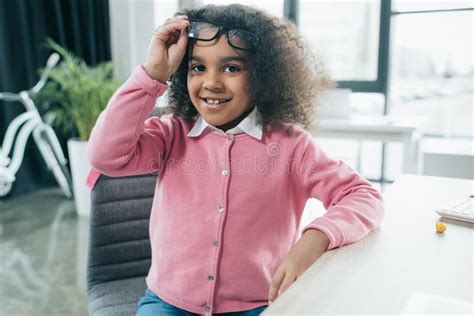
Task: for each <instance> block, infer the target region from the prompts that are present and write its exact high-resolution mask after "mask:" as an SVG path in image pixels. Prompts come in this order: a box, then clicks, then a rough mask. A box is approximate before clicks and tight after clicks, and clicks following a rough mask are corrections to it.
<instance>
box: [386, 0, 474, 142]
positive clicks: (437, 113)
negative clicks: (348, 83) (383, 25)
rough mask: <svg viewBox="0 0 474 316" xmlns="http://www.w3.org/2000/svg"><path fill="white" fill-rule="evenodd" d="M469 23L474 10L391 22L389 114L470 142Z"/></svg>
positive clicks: (473, 73)
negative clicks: (422, 120) (414, 118)
mask: <svg viewBox="0 0 474 316" xmlns="http://www.w3.org/2000/svg"><path fill="white" fill-rule="evenodd" d="M398 2H399V1H396V2H395V3H398ZM424 2H426V1H424ZM450 3H452V4H453V6H456V4H457V5H458V6H459V5H460V4H462V2H459V1H452V2H451V1H450ZM403 7H406V5H404V6H403ZM437 7H438V6H435V8H437ZM423 8H424V9H427V8H426V6H423ZM410 9H411V8H410ZM473 19H474V11H452V12H433V13H423V14H421V13H420V14H400V15H395V16H394V17H393V20H392V25H393V35H394V36H393V39H392V67H391V69H392V70H391V85H390V103H389V104H390V114H395V115H420V116H426V117H428V119H429V121H428V123H427V130H426V133H427V134H430V135H436V136H443V137H471V138H472V137H474V130H473V127H472V124H473V122H472V118H473V97H474V91H473V86H472V82H473V80H474V61H473V58H472V56H473V48H472V44H473V40H472V39H473V30H472V21H473Z"/></svg>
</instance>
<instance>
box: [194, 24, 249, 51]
mask: <svg viewBox="0 0 474 316" xmlns="http://www.w3.org/2000/svg"><path fill="white" fill-rule="evenodd" d="M189 22H190V25H189V33H188V37H189V38H194V39H196V40H200V41H212V40H213V39H215V38H216V37H217V35H218V34H219V33H220V32H226V35H227V42H228V43H229V45H230V46H232V47H234V48H237V49H241V50H246V51H251V52H255V51H257V46H258V36H257V35H256V34H254V33H252V32H248V31H245V30H242V29H227V28H225V27H223V26H218V25H215V24H213V23H210V22H206V21H202V20H190V21H189Z"/></svg>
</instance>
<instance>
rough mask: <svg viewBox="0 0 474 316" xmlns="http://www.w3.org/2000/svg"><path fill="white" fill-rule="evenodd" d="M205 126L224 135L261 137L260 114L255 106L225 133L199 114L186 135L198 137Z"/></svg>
mask: <svg viewBox="0 0 474 316" xmlns="http://www.w3.org/2000/svg"><path fill="white" fill-rule="evenodd" d="M206 128H207V129H210V130H212V131H216V132H219V133H222V134H224V135H225V134H241V133H246V134H248V135H249V136H252V137H254V138H256V139H258V140H260V139H262V124H261V116H260V113H259V112H258V111H257V107H254V108H253V110H252V111H251V112H250V113H249V114H248V115H247V116H246V117H245V118H244V119H243V120H242V121H241V122H240V123H239V125H237V126H236V127H234V128H231V129H229V130H227V131H226V132H225V133H224V131H222V130H220V129H218V128H217V127H215V126H212V125H211V124H209V123H208V122H206V120H205V119H204V118H203V117H202V116H199V117H198V119H197V120H196V122H195V123H194V125H193V127H192V128H191V130H190V131H189V132H188V134H187V135H188V136H189V137H198V136H199V135H201V134H202V132H203V131H204V130H205V129H206Z"/></svg>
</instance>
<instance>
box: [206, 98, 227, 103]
mask: <svg viewBox="0 0 474 316" xmlns="http://www.w3.org/2000/svg"><path fill="white" fill-rule="evenodd" d="M206 102H207V103H209V104H219V103H223V102H225V100H210V99H206Z"/></svg>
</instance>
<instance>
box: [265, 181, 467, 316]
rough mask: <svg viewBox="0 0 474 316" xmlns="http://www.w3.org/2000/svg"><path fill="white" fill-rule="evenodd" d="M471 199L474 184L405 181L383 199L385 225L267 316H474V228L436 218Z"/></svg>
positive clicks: (315, 268)
mask: <svg viewBox="0 0 474 316" xmlns="http://www.w3.org/2000/svg"><path fill="white" fill-rule="evenodd" d="M472 192H474V181H472V180H460V179H450V178H439V177H428V176H417V175H402V176H401V177H400V178H399V179H398V180H396V181H395V183H394V184H393V186H392V187H390V188H389V190H388V192H387V194H386V195H385V204H386V215H385V218H384V221H383V223H382V225H381V226H380V227H379V228H378V229H377V230H375V231H374V232H372V233H371V234H369V236H367V237H366V238H364V239H362V240H361V241H359V242H357V243H354V244H351V245H348V246H344V247H341V248H339V249H335V250H331V251H328V252H326V253H325V254H324V255H323V256H322V257H320V258H319V259H318V260H317V261H316V262H315V263H314V264H313V265H312V266H311V267H310V268H309V269H308V270H307V271H306V272H305V273H304V274H303V275H302V276H301V277H300V278H299V279H298V280H297V281H296V282H295V283H293V285H292V286H290V287H289V288H288V289H287V291H286V292H284V293H283V294H282V295H281V296H280V297H279V298H277V300H276V301H275V302H274V303H273V304H271V305H270V306H269V307H268V308H267V309H266V310H265V311H264V313H262V315H265V316H267V315H268V316H270V315H328V314H331V315H336V314H341V315H347V314H364V315H365V314H370V313H372V315H386V314H392V315H394V314H395V315H403V314H405V313H416V312H419V313H423V312H425V313H431V312H438V313H439V312H442V313H445V314H443V315H448V314H449V315H451V314H453V312H455V311H456V312H461V313H465V314H468V315H472V312H473V306H472V302H474V297H473V274H474V265H473V253H474V248H473V238H474V224H468V223H464V222H457V221H454V220H448V219H442V221H443V222H445V223H446V226H447V229H446V232H445V233H444V234H437V233H436V231H435V223H436V221H438V220H439V219H440V217H439V216H438V215H437V214H436V213H435V212H434V211H433V210H435V209H437V208H439V207H440V206H443V205H451V204H452V203H453V202H456V201H457V200H458V199H461V198H463V197H465V196H466V195H468V194H471V193H472Z"/></svg>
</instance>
